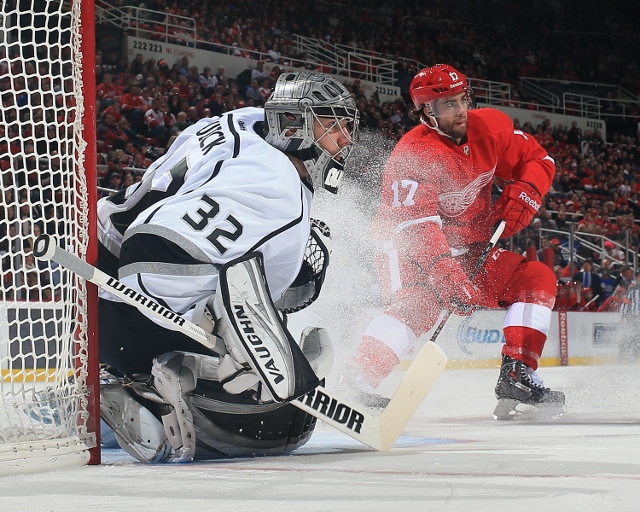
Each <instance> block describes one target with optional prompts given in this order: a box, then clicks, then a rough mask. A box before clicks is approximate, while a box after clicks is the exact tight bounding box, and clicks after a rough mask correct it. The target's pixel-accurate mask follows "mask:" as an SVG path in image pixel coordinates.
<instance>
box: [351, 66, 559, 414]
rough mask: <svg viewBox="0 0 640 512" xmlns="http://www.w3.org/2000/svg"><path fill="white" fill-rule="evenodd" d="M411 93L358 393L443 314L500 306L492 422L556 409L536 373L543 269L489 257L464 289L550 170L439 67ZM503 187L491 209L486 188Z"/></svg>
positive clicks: (531, 203)
mask: <svg viewBox="0 0 640 512" xmlns="http://www.w3.org/2000/svg"><path fill="white" fill-rule="evenodd" d="M410 93H411V98H412V100H413V103H414V104H415V109H416V114H417V115H418V116H419V118H420V119H421V121H422V124H421V125H419V126H417V127H416V128H414V129H413V130H412V131H410V132H409V133H407V134H406V135H405V136H404V137H403V138H402V139H401V140H400V141H399V143H398V144H397V145H396V147H395V148H394V150H393V152H392V154H391V156H390V158H389V161H388V163H387V166H386V168H385V172H384V176H383V182H382V198H381V204H380V207H379V210H378V213H377V216H376V219H375V222H374V226H373V230H372V231H373V238H374V240H377V241H378V252H377V260H376V264H377V268H378V274H379V276H380V281H381V288H382V289H383V292H384V293H383V295H384V297H385V299H386V304H385V307H386V309H385V311H384V313H383V314H382V315H380V316H378V317H376V318H374V319H373V320H372V321H371V322H370V323H369V325H368V326H367V327H366V330H365V332H364V335H363V337H362V340H361V342H360V345H359V347H358V351H357V355H356V358H355V363H356V367H357V369H358V373H359V378H358V381H359V382H358V384H359V386H360V389H361V392H362V394H366V395H367V396H369V397H371V398H372V399H375V396H376V387H377V386H378V385H379V383H380V382H381V381H382V380H383V379H384V378H385V377H386V376H387V375H388V374H389V373H390V372H391V370H392V369H393V368H394V367H395V366H396V365H397V364H398V362H399V361H400V360H402V358H403V357H405V356H406V354H407V353H408V351H409V350H410V349H411V348H413V344H414V341H415V340H416V338H418V337H419V336H421V335H422V334H424V333H426V332H427V331H429V330H430V329H431V328H432V327H433V326H434V324H435V322H436V320H437V319H438V317H439V315H440V314H441V312H442V310H443V309H444V310H447V311H450V312H453V313H456V314H459V315H469V314H471V313H472V312H473V311H474V309H475V308H477V307H489V308H506V310H507V311H506V316H505V319H504V325H503V328H504V337H505V339H506V343H505V345H504V347H503V350H502V366H501V369H500V374H499V377H498V383H497V385H496V388H495V393H496V397H497V398H498V405H497V406H496V408H495V411H494V417H495V418H497V419H509V418H512V417H513V416H514V415H515V414H517V413H518V411H519V410H522V409H526V408H528V407H533V408H536V407H541V406H553V407H554V408H556V409H561V408H562V405H563V404H564V395H563V393H561V392H558V391H552V390H550V389H548V388H546V387H544V385H543V383H542V380H541V379H540V377H539V376H538V374H537V373H536V370H537V368H538V360H539V357H540V354H541V353H542V349H543V347H544V344H545V341H546V338H547V332H548V330H549V322H550V319H551V310H552V308H553V305H554V301H555V296H556V278H555V275H554V273H553V272H552V270H551V269H550V268H549V267H547V266H545V265H544V264H543V263H539V262H528V261H526V259H525V258H524V257H522V256H521V255H519V254H516V253H513V252H509V251H506V250H504V249H501V248H494V249H493V250H492V252H491V253H490V254H489V257H488V258H487V260H486V263H485V264H484V265H483V266H482V268H480V270H479V272H478V273H477V275H476V277H475V279H474V280H473V282H472V281H471V280H470V278H469V276H470V275H471V273H472V271H473V269H474V268H475V266H476V262H478V260H479V256H480V255H481V253H482V252H483V250H484V248H485V247H486V246H487V241H488V240H489V239H490V238H491V235H492V231H493V229H494V225H495V224H496V223H497V222H498V221H502V220H503V221H506V228H505V231H504V233H503V236H504V237H509V236H511V235H513V234H515V233H517V232H518V231H520V230H522V229H524V228H525V227H527V226H528V225H529V223H530V221H531V219H532V218H533V216H534V215H535V213H536V212H537V210H538V208H539V207H540V205H541V201H542V197H543V196H544V195H545V194H546V193H547V191H548V190H549V188H550V185H551V181H552V179H553V176H554V173H555V166H554V162H553V160H552V159H551V158H550V157H549V156H548V155H547V153H546V151H545V150H544V149H543V148H542V147H541V146H540V145H539V144H538V143H537V142H536V141H535V139H534V138H533V137H532V136H530V135H527V134H525V133H522V132H521V131H518V130H514V128H513V124H512V122H511V120H510V119H509V117H508V116H507V115H506V114H504V113H502V112H500V111H498V110H495V109H490V108H483V109H477V110H472V107H473V103H474V101H473V94H472V91H470V89H469V86H468V84H467V80H466V78H465V76H464V75H463V74H462V73H460V72H459V71H457V70H456V69H454V68H453V67H451V66H448V65H444V64H438V65H435V66H433V67H431V68H427V69H424V70H422V71H420V72H419V73H418V74H417V75H416V76H415V78H414V79H413V81H412V83H411V86H410ZM494 183H499V184H502V185H503V188H502V191H501V194H500V196H499V197H498V198H497V199H496V200H495V201H494V198H492V186H493V184H494Z"/></svg>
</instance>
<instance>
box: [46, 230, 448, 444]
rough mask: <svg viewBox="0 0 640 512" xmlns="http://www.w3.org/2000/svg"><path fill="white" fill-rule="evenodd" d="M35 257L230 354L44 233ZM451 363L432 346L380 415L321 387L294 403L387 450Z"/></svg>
mask: <svg viewBox="0 0 640 512" xmlns="http://www.w3.org/2000/svg"><path fill="white" fill-rule="evenodd" d="M33 254H34V256H35V257H36V258H38V259H40V260H42V261H49V260H51V261H54V262H56V263H58V264H59V265H61V266H63V267H65V268H67V269H68V270H70V271H72V272H74V273H75V274H77V275H78V276H80V277H82V278H84V279H86V280H87V281H90V282H92V283H94V284H95V285H97V286H99V287H100V288H102V289H103V290H104V291H106V292H108V293H110V294H111V295H113V296H114V297H117V298H119V299H120V300H122V301H123V302H125V303H127V304H129V305H131V306H134V307H136V308H137V309H138V310H139V311H140V312H142V313H144V314H145V315H147V316H149V317H152V318H154V319H156V320H158V321H159V322H161V323H163V324H164V325H166V326H167V327H169V328H171V329H173V330H176V331H179V332H181V333H183V334H185V335H187V336H189V337H191V338H192V339H194V340H195V341H198V342H199V343H201V344H202V345H203V346H205V347H207V348H208V349H210V350H214V351H216V352H218V353H220V352H221V350H223V351H224V350H225V349H224V348H223V346H222V344H221V343H220V342H219V343H218V344H216V337H215V336H213V335H211V334H209V333H208V332H206V331H205V330H204V329H202V328H201V327H199V326H198V325H196V324H194V323H192V322H190V321H188V320H187V319H185V318H183V317H182V316H180V315H179V314H177V313H176V312H174V311H172V310H170V309H168V308H165V307H164V306H162V305H160V304H158V303H157V302H156V301H154V300H152V299H151V298H149V297H147V296H145V295H143V294H141V293H139V292H137V291H136V290H134V289H132V288H129V287H128V286H126V285H125V284H123V283H121V282H120V281H118V280H117V279H115V278H113V277H111V276H109V275H108V274H106V273H104V272H102V271H101V270H99V269H97V268H95V267H94V266H93V265H90V264H89V263H87V262H86V261H83V260H81V259H80V258H78V257H77V256H76V255H75V254H72V253H70V252H68V251H66V250H64V249H62V248H61V247H58V246H57V245H55V244H53V243H52V241H51V238H50V237H49V235H40V236H39V237H38V238H37V239H36V241H35V244H34V248H33ZM216 345H217V348H216ZM222 353H224V352H222ZM446 364H447V356H446V354H445V353H444V351H443V350H442V349H441V348H440V347H438V346H437V345H436V344H435V343H433V342H431V341H429V342H427V343H426V344H425V345H424V347H423V348H422V349H421V350H420V352H419V353H418V355H417V356H416V358H415V360H414V361H413V363H412V364H411V365H410V366H409V369H408V370H407V372H406V374H405V376H404V378H403V379H402V381H401V382H400V384H399V385H398V388H397V389H396V391H395V393H394V395H393V397H392V398H391V400H390V401H389V403H388V404H387V406H386V407H385V408H384V410H382V412H380V413H378V414H376V413H375V412H374V411H373V410H371V409H368V408H366V407H362V406H360V405H358V404H355V403H353V402H351V401H349V400H345V399H344V398H342V397H339V396H337V395H336V394H334V393H333V392H331V391H329V390H327V389H326V388H324V387H322V386H318V387H316V388H315V389H314V390H313V391H311V392H310V393H307V394H305V395H303V396H301V397H299V398H297V399H294V400H292V401H291V402H289V403H291V404H292V405H294V406H296V407H298V408H299V409H302V410H303V411H305V412H307V413H309V414H310V415H311V416H314V417H316V418H318V419H320V420H322V421H323V422H325V423H326V424H328V425H330V426H332V427H334V428H335V429H337V430H339V431H340V432H343V433H345V434H347V435H348V436H350V437H352V438H353V439H356V440H357V441H359V442H361V443H363V444H366V445H367V446H370V447H371V448H373V449H375V450H388V449H389V448H391V446H393V444H394V443H395V442H396V440H397V439H398V437H399V436H400V434H401V433H402V431H403V430H404V427H405V426H406V424H407V423H408V422H409V420H410V419H411V417H412V416H413V414H414V412H415V411H416V409H417V408H418V407H419V406H420V404H421V403H422V401H423V400H424V398H425V397H426V396H427V394H428V393H429V391H430V390H431V387H432V386H433V384H434V382H435V381H436V379H437V378H438V377H439V376H440V373H442V371H443V370H444V368H445V366H446Z"/></svg>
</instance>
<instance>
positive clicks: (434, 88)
mask: <svg viewBox="0 0 640 512" xmlns="http://www.w3.org/2000/svg"><path fill="white" fill-rule="evenodd" d="M409 92H410V94H411V100H412V101H413V104H414V105H415V106H416V110H421V109H422V107H424V105H425V103H429V102H431V101H434V100H437V99H438V98H447V97H449V96H454V95H456V94H458V93H461V92H466V93H468V92H469V86H468V85H467V77H465V76H464V75H463V74H462V73H460V71H458V70H456V69H455V68H452V67H451V66H449V65H447V64H436V65H434V66H431V67H430V68H425V69H423V70H422V71H420V72H419V73H418V74H417V75H416V76H415V77H413V80H412V81H411V86H410V87H409Z"/></svg>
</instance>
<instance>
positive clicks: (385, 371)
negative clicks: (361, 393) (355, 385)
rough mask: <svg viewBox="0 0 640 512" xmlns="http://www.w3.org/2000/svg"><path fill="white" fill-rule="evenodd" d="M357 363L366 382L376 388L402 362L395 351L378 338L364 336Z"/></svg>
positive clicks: (356, 359)
mask: <svg viewBox="0 0 640 512" xmlns="http://www.w3.org/2000/svg"><path fill="white" fill-rule="evenodd" d="M355 362H356V364H357V365H358V368H359V369H360V372H361V373H362V375H363V377H364V378H365V380H366V381H367V382H368V383H369V384H370V385H371V386H373V387H374V388H375V387H377V386H378V384H380V382H382V379H384V378H385V377H386V376H387V375H389V374H390V373H391V370H393V369H394V368H395V367H396V366H397V364H398V363H399V362H400V359H398V356H397V355H396V354H395V352H394V351H393V350H391V348H390V347H389V346H387V345H385V344H384V343H383V342H382V341H380V340H379V339H378V338H374V337H373V336H363V337H362V341H361V342H360V346H359V347H358V353H357V354H356V357H355Z"/></svg>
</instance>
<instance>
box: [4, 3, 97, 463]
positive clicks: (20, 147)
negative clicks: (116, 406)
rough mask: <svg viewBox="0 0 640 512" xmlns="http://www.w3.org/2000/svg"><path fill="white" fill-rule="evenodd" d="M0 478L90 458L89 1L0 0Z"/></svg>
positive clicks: (92, 107) (93, 437) (93, 367)
mask: <svg viewBox="0 0 640 512" xmlns="http://www.w3.org/2000/svg"><path fill="white" fill-rule="evenodd" d="M0 2H2V10H1V12H0V97H1V99H2V109H1V112H0V176H1V178H2V188H1V190H2V194H3V200H2V202H0V262H1V265H2V266H1V271H2V280H1V282H0V475H2V474H14V473H22V472H31V471H40V470H44V469H51V468H55V467H65V466H73V465H81V464H98V463H100V440H99V392H98V391H99V378H98V352H97V334H96V330H97V291H96V289H95V286H94V285H91V284H90V283H86V282H84V280H82V279H79V278H77V277H76V276H75V275H74V274H72V273H70V272H68V271H66V270H65V269H63V268H60V267H55V266H52V265H41V264H38V263H37V262H35V261H34V259H33V255H32V253H31V251H32V244H33V240H34V239H35V238H36V236H37V234H38V233H40V232H45V233H49V234H50V235H52V236H54V237H55V238H56V239H57V240H58V242H59V243H60V244H61V245H63V246H64V247H66V249H67V250H70V251H72V252H74V253H75V254H76V255H78V256H79V257H80V258H82V259H86V260H87V261H89V262H90V263H94V262H95V259H96V256H97V242H96V234H95V230H96V200H97V199H96V163H97V162H96V134H95V117H96V96H95V27H94V25H95V22H94V2H93V0H71V1H66V2H62V1H53V0H0Z"/></svg>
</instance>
